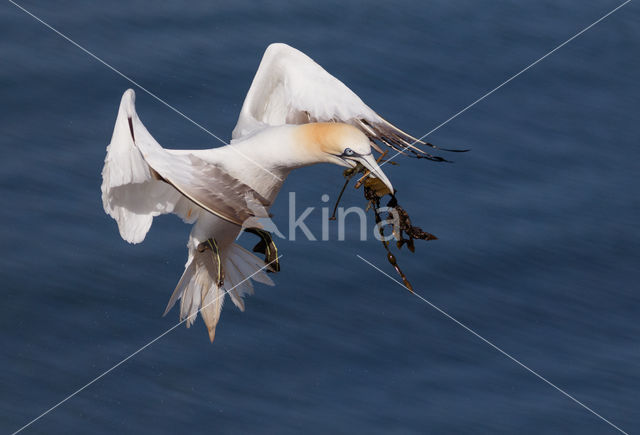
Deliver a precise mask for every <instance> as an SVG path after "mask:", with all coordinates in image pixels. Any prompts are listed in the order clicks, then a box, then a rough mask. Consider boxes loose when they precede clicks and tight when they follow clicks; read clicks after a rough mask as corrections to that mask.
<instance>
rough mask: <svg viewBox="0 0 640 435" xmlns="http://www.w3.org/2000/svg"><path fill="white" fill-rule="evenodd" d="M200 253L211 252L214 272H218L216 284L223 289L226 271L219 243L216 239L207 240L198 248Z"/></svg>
mask: <svg viewBox="0 0 640 435" xmlns="http://www.w3.org/2000/svg"><path fill="white" fill-rule="evenodd" d="M197 249H198V252H200V253H203V252H205V251H211V255H212V256H213V270H215V271H216V275H217V276H216V277H215V280H216V284H217V285H218V287H222V285H223V284H224V269H223V268H222V259H221V258H220V249H218V243H217V242H216V239H213V238H211V239H207V240H205V241H204V242H202V243H200V244H199V245H198V247H197Z"/></svg>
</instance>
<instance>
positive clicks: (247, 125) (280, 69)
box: [233, 43, 452, 161]
mask: <svg viewBox="0 0 640 435" xmlns="http://www.w3.org/2000/svg"><path fill="white" fill-rule="evenodd" d="M331 121H335V122H344V123H347V124H351V125H354V126H355V127H357V128H359V129H360V130H361V131H362V132H364V134H366V135H367V136H368V137H369V139H370V140H371V142H372V144H373V145H374V148H375V149H376V151H378V152H382V151H381V148H380V147H379V146H377V145H376V142H377V143H379V144H381V145H383V146H386V147H388V148H391V149H394V150H396V151H401V152H402V153H403V154H405V155H407V156H409V157H415V158H424V159H429V160H434V161H445V159H444V158H442V157H438V156H434V155H432V154H430V153H427V152H426V151H424V150H422V149H421V148H420V147H419V146H428V147H431V148H434V149H440V148H438V147H437V146H435V145H433V144H431V143H428V142H424V141H422V140H419V139H416V138H415V137H413V136H411V135H410V134H408V133H405V132H404V131H402V130H400V129H399V128H397V127H396V126H394V125H393V124H391V123H389V122H388V121H386V120H385V119H384V118H382V117H381V116H380V115H378V114H377V113H376V112H375V111H373V110H372V109H371V108H370V107H369V106H367V105H366V104H365V103H364V102H363V101H362V100H361V99H360V97H358V96H357V95H356V94H355V93H354V92H353V91H352V90H351V89H349V88H348V87H347V86H346V85H345V84H344V83H342V82H341V81H340V80H338V79H337V78H335V77H334V76H332V75H331V74H329V73H328V72H327V71H326V70H325V69H324V68H322V67H321V66H320V65H318V64H317V63H316V62H314V61H313V60H312V59H311V58H310V57H308V56H307V55H305V54H304V53H302V52H300V51H298V50H296V49H295V48H293V47H290V46H288V45H286V44H280V43H276V44H271V45H270V46H269V47H267V49H266V51H265V53H264V56H263V57H262V61H261V62H260V66H259V67H258V71H257V73H256V75H255V77H254V79H253V82H252V83H251V87H250V88H249V92H248V94H247V97H246V98H245V101H244V103H243V105H242V110H241V112H240V117H239V118H238V123H237V124H236V127H235V129H234V130H233V139H234V140H237V139H240V138H243V137H245V136H248V135H250V134H252V133H253V132H255V131H257V130H259V129H261V128H264V127H265V126H276V125H283V124H304V123H309V122H331ZM443 150H445V151H452V150H446V149H443Z"/></svg>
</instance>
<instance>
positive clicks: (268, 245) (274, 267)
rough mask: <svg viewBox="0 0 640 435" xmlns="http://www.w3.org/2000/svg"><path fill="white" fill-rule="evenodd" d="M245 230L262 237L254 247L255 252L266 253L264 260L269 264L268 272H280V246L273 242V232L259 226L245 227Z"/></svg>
mask: <svg viewBox="0 0 640 435" xmlns="http://www.w3.org/2000/svg"><path fill="white" fill-rule="evenodd" d="M245 231H247V232H248V233H251V234H255V235H257V236H258V237H260V241H259V242H258V244H257V245H256V246H254V247H253V252H257V253H259V254H263V255H264V262H265V264H267V272H271V273H275V272H280V260H279V259H278V248H276V244H275V243H274V242H273V238H272V237H271V233H270V232H268V231H265V230H261V229H259V228H245Z"/></svg>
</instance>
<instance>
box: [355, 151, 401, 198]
mask: <svg viewBox="0 0 640 435" xmlns="http://www.w3.org/2000/svg"><path fill="white" fill-rule="evenodd" d="M353 160H355V161H356V162H360V164H361V165H362V166H364V167H365V168H367V169H368V170H369V171H370V172H371V173H372V174H373V175H375V176H376V178H378V179H379V180H380V181H382V182H383V183H384V184H385V186H387V187H388V188H389V192H391V194H394V193H395V190H394V189H393V186H392V185H391V181H389V179H388V178H387V176H386V175H384V172H382V170H381V169H380V166H378V162H376V159H374V158H373V155H372V154H371V153H369V154H368V155H366V156H358V157H355V158H353Z"/></svg>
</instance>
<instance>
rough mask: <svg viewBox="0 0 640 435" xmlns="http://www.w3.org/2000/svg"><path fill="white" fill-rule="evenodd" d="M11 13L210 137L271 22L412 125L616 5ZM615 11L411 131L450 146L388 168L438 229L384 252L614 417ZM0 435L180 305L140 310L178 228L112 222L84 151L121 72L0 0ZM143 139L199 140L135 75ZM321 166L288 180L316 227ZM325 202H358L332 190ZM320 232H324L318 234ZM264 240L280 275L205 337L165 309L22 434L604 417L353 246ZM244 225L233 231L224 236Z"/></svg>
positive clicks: (102, 137) (172, 259) (101, 133)
mask: <svg viewBox="0 0 640 435" xmlns="http://www.w3.org/2000/svg"><path fill="white" fill-rule="evenodd" d="M22 4H23V6H24V7H26V8H27V9H29V10H31V11H32V12H33V13H34V14H36V15H38V16H39V17H41V18H42V19H43V20H45V21H47V22H48V23H50V24H51V25H52V26H54V27H56V28H58V29H59V30H60V31H62V32H64V33H66V34H67V35H68V36H69V37H71V38H73V39H74V40H76V41H77V42H78V43H80V44H82V45H83V46H85V47H86V48H87V49H89V50H91V51H92V52H94V53H95V54H96V55H98V56H100V57H102V58H103V59H104V60H105V61H107V62H109V63H111V64H113V65H114V66H115V67H116V68H118V69H119V70H121V71H122V72H123V73H125V74H127V75H129V76H130V77H132V78H134V79H135V80H136V81H138V82H139V83H140V84H142V85H143V86H145V87H147V88H148V89H150V90H151V91H153V92H154V93H156V94H157V95H159V96H161V97H162V98H164V99H166V101H168V102H170V103H171V104H173V105H175V106H176V107H177V108H178V109H180V110H182V111H184V112H185V113H186V114H188V115H189V116H191V117H192V118H193V119H194V120H195V121H197V122H199V123H201V124H203V125H204V126H205V127H207V128H208V129H210V130H211V131H213V132H215V133H216V134H218V135H221V136H223V137H225V138H228V137H229V136H230V132H231V130H232V128H233V126H234V124H235V119H236V117H237V114H238V112H239V109H240V105H241V103H242V100H243V98H244V95H245V93H246V91H247V89H248V87H249V84H250V80H251V78H252V77H253V74H254V72H255V69H256V67H257V65H258V62H259V59H260V56H261V54H262V51H263V50H264V48H265V47H266V46H267V45H268V44H269V43H271V42H276V41H281V42H287V43H289V44H291V45H293V46H295V47H297V48H299V49H301V50H303V51H304V52H306V53H308V54H309V55H310V56H311V57H313V58H314V59H315V60H317V61H318V62H319V63H320V64H321V65H323V66H324V67H325V68H326V69H328V70H329V71H330V72H332V73H333V74H335V75H336V76H337V77H339V78H340V79H342V80H343V81H344V82H345V83H347V84H348V85H349V86H350V87H351V88H352V89H353V90H354V91H355V92H357V93H358V94H359V95H360V96H361V97H362V98H363V99H364V100H365V101H366V102H367V103H368V104H369V105H370V106H371V107H373V108H374V109H375V110H377V111H378V112H379V113H381V114H382V115H383V116H384V117H385V118H387V119H389V120H391V121H392V122H394V123H396V124H397V125H398V126H400V127H401V128H402V129H404V130H407V131H410V132H412V133H413V134H415V135H420V134H423V133H424V132H427V131H429V130H431V129H432V128H434V127H435V126H436V125H438V124H440V123H441V122H443V121H444V120H446V119H447V118H449V117H450V116H451V115H453V114H454V113H456V112H457V111H459V110H460V109H461V108H463V107H465V106H466V105H467V104H469V103H471V102H473V101H474V100H475V99H477V98H479V97H480V96H482V95H483V94H484V93H486V92H487V91H489V90H490V89H492V88H494V87H495V86H497V85H498V84H500V83H501V82H503V81H504V80H506V79H507V78H508V77H509V76H511V75H512V74H514V73H516V72H518V71H519V70H521V69H522V68H524V67H525V66H526V65H528V64H530V63H531V62H533V61H534V60H535V59H537V58H539V57H540V56H542V55H544V54H545V53H547V52H548V51H549V50H551V49H552V48H553V47H555V46H556V45H558V44H559V43H561V42H563V41H565V40H566V39H568V38H569V37H571V36H572V35H574V34H575V33H577V32H578V31H579V30H580V29H582V28H584V27H586V26H587V25H589V24H591V23H592V22H594V21H595V20H596V19H598V18H600V17H601V16H602V15H604V14H605V13H607V12H609V11H610V10H611V9H613V8H614V7H615V6H617V5H618V4H619V2H617V1H611V0H603V1H598V2H596V1H585V2H570V1H557V2H551V1H528V2H517V3H516V2H500V1H499V2H483V3H478V2H472V1H458V2H447V1H434V2H431V3H428V4H427V3H426V2H419V1H415V2H410V1H407V2H400V3H399V4H396V5H393V4H392V2H375V3H373V2H326V3H322V4H320V3H316V4H306V5H302V4H293V3H292V4H289V2H285V1H269V2H259V3H253V2H242V1H234V2H217V4H216V3H213V2H206V1H201V2H188V3H182V2H173V1H165V2H153V3H152V2H141V1H135V2H117V3H116V2H91V3H89V2H81V1H77V0H74V1H64V2H56V3H55V4H54V3H53V2H44V1H24V2H23V3H22ZM638 8H639V6H638V5H637V4H636V3H630V4H628V5H627V6H625V7H623V8H622V9H620V10H619V11H618V12H616V13H615V14H613V15H612V16H610V17H609V18H607V19H606V20H604V21H603V22H601V23H599V24H597V25H596V26H595V27H593V28H592V29H590V30H589V31H587V32H585V33H584V34H583V35H581V36H580V37H578V38H577V39H575V40H574V41H572V42H571V43H569V44H568V45H567V46H565V47H563V48H561V49H560V50H558V51H557V52H556V53H554V54H553V55H551V56H549V57H548V58H546V59H544V60H543V61H541V62H540V63H539V64H537V65H536V66H534V67H533V68H531V69H530V70H528V71H526V72H525V73H523V74H522V75H521V76H520V77H518V78H516V79H514V80H513V81H512V82H510V83H508V84H507V85H505V86H504V87H503V88H501V89H500V90H498V91H496V92H495V93H494V94H493V95H491V96H489V97H487V98H486V99H485V100H484V101H482V102H480V103H478V104H477V105H476V106H474V107H473V108H471V109H470V110H468V111H467V112H465V113H464V114H462V115H461V116H459V117H458V118H456V119H455V120H453V121H451V122H450V123H448V124H446V125H445V126H443V127H442V128H440V129H438V130H437V131H436V132H435V133H433V134H432V135H431V136H430V137H429V139H430V140H431V141H432V142H434V143H437V144H440V145H442V146H448V147H469V148H471V149H472V151H471V152H470V153H467V154H463V155H454V156H453V157H455V160H456V162H455V164H435V163H431V162H425V161H407V160H402V161H401V165H400V166H397V167H390V166H386V167H385V170H386V172H387V174H388V176H389V178H390V179H391V180H392V181H393V183H394V185H395V187H396V188H397V189H398V191H399V198H400V201H401V203H402V205H404V207H405V208H406V209H407V210H409V212H410V213H411V216H412V218H413V220H414V222H415V223H416V224H418V225H419V226H421V227H423V228H424V229H426V230H428V231H430V232H432V233H434V234H436V235H437V236H438V237H439V240H437V241H434V242H429V243H421V244H418V246H417V252H416V253H415V254H410V253H408V252H407V251H404V250H403V251H402V252H401V253H400V254H399V255H398V258H399V261H400V264H401V266H402V267H403V268H404V269H405V271H406V273H407V275H408V276H409V278H410V279H411V281H412V282H413V284H414V287H415V288H416V290H417V291H418V292H419V293H420V294H421V295H423V296H424V297H425V298H427V299H428V300H429V301H431V302H432V303H433V304H435V305H437V306H438V307H440V308H441V309H442V310H444V311H445V312H447V313H449V314H450V315H451V316H453V317H455V318H456V319H458V320H459V321H461V322H463V323H465V324H466V325H468V326H469V327H470V328H472V329H473V330H474V331H476V332H477V333H479V334H480V335H482V336H483V337H485V338H487V339H488V340H490V341H492V342H493V343H495V344H496V345H497V346H499V347H500V348H502V349H504V350H505V351H506V352H508V353H510V354H511V355H512V356H513V357H515V358H517V359H518V360H520V361H522V362H523V363H524V364H526V365H527V366H529V367H530V368H532V369H533V370H536V371H537V372H539V373H540V374H541V375H542V376H544V377H546V378H547V379H549V380H550V381H551V382H553V383H554V384H556V385H557V386H558V387H560V388H562V389H564V390H565V391H567V392H568V393H569V394H572V395H573V396H574V397H575V398H576V399H578V400H580V401H582V402H584V403H585V404H586V405H588V406H589V407H591V408H592V409H593V410H595V411H596V412H598V413H600V414H601V415H602V416H603V417H605V418H607V419H609V420H610V421H611V422H613V423H614V424H616V425H618V426H619V427H621V428H622V429H624V430H625V431H627V432H629V433H634V432H635V433H638V432H640V413H639V412H638V402H639V400H640V393H639V392H640V346H639V337H640V326H639V322H638V320H639V313H640V296H639V292H638V290H639V289H638V283H640V267H639V260H640V231H639V230H640V225H639V222H640V197H639V192H640V189H639V184H638V181H639V177H638V176H639V175H640V171H639V168H640V165H639V163H638V161H639V159H640V147H639V146H638V139H639V138H640V134H639V133H640V123H639V121H640V119H639V118H638V109H637V107H638V101H639V97H640V93H639V91H640V86H639V85H638V77H639V76H640V61H639V60H638V54H640V50H639V49H640V45H639V41H640V27H638V25H637V23H638V20H639V19H640V12H639V9H638ZM0 35H1V36H2V37H1V38H0V96H1V103H2V110H1V113H2V115H1V116H0V131H1V132H2V134H1V135H0V223H1V225H0V250H1V251H0V282H2V284H3V285H2V295H3V303H2V304H1V306H0V331H1V334H2V352H1V353H0V367H1V370H0V429H2V431H3V432H12V431H14V430H17V429H18V428H20V427H21V426H22V425H24V424H26V423H27V422H28V421H30V420H31V419H33V418H35V417H37V416H38V415H39V414H40V413H42V412H44V411H45V410H46V409H48V408H50V407H51V406H53V405H54V404H55V403H57V402H58V401H60V400H62V399H63V398H64V397H66V396H67V395H69V394H71V393H72V392H74V391H75V390H76V389H78V388H80V387H81V386H83V385H84V384H86V383H87V382H89V381H90V380H92V379H93V378H94V377H95V376H97V375H98V374H100V373H102V372H103V371H105V370H107V369H109V368H110V367H112V366H113V365H114V364H116V363H118V362H119V361H121V360H122V359H123V358H124V357H125V356H127V355H129V354H131V353H132V352H134V351H136V350H137V349H138V348H139V347H140V346H142V345H144V344H146V343H148V342H149V341H150V340H151V339H153V338H155V337H157V336H158V335H160V334H161V333H163V332H164V331H166V330H167V329H169V328H170V327H172V326H173V325H174V324H175V323H176V322H177V321H178V313H177V312H176V311H173V312H171V313H170V314H169V315H168V316H167V317H164V318H163V317H161V314H162V312H163V310H164V307H165V304H166V302H167V299H168V297H169V295H170V293H171V291H172V290H173V287H174V285H175V284H176V282H177V279H178V277H179V276H180V274H181V272H182V269H183V264H184V261H185V257H186V250H185V242H186V238H187V234H188V231H189V228H188V227H187V226H185V225H184V224H182V222H181V221H180V220H179V219H178V218H176V217H174V216H168V217H163V218H160V219H156V221H155V223H154V226H153V228H152V229H151V231H150V233H149V234H148V236H147V240H145V242H144V243H143V244H141V245H136V246H131V245H128V244H127V243H125V242H124V241H122V240H121V239H120V237H119V236H118V232H117V228H116V225H115V222H114V221H113V220H111V219H110V218H109V217H108V216H106V215H105V214H104V212H103V210H102V204H101V200H100V188H99V187H100V183H101V178H100V171H101V168H102V163H103V159H104V155H105V146H106V145H107V143H108V141H109V139H110V137H111V132H112V128H113V123H114V120H115V115H116V112H117V107H118V103H119V99H120V96H121V95H122V92H123V91H124V90H125V89H127V88H128V87H131V84H130V83H128V82H127V81H126V80H124V79H123V78H122V77H119V76H118V75H117V74H115V73H114V72H113V71H110V70H109V69H108V68H106V67H105V66H104V65H102V64H100V63H98V62H97V61H96V60H94V59H92V58H90V57H89V56H87V55H86V54H85V53H83V52H82V51H81V50H79V49H78V48H77V47H74V46H72V45H71V44H69V43H68V42H67V41H65V40H63V39H62V38H60V37H59V36H57V35H56V34H54V33H53V32H52V31H50V30H49V29H47V28H46V27H44V26H43V25H42V24H40V23H38V22H37V21H36V20H34V19H33V18H31V17H29V16H28V15H26V14H25V13H24V12H22V11H20V10H19V9H17V8H16V7H15V6H13V5H11V4H10V3H4V4H3V5H2V6H0ZM137 93H138V99H137V107H138V112H139V113H140V116H141V117H142V119H143V120H144V122H145V124H146V125H147V127H148V128H149V130H150V131H151V132H152V133H153V134H154V136H155V137H156V138H157V139H158V140H159V141H160V143H162V144H163V145H164V146H167V147H174V148H207V147H214V146H218V145H219V143H218V142H217V141H216V140H215V139H214V138H212V137H210V136H209V135H207V134H206V133H204V132H203V131H201V130H199V129H198V128H196V127H195V126H194V125H192V124H190V123H189V122H188V121H186V120H184V119H182V118H180V117H179V116H177V115H176V114H175V113H174V112H172V111H170V110H169V109H167V108H166V107H165V106H163V105H162V104H160V103H158V102H157V101H155V100H153V99H152V98H151V97H150V96H148V95H146V94H144V93H143V92H142V91H139V90H138V91H137ZM340 174H341V170H340V169H339V168H337V167H329V166H318V167H313V168H308V169H305V170H301V171H299V172H298V173H294V174H293V175H292V176H291V178H290V179H289V180H288V181H287V183H286V184H285V187H284V189H283V191H282V194H281V196H280V198H279V200H278V201H277V202H276V205H275V207H274V208H273V212H274V214H275V222H276V223H277V224H278V225H280V226H282V227H284V228H286V227H287V221H286V219H287V214H288V207H289V204H288V201H287V195H288V192H297V204H296V206H297V207H298V208H299V209H304V208H306V207H316V209H315V211H314V212H313V213H312V214H311V216H310V218H309V219H308V220H307V223H308V225H309V227H310V228H311V229H312V230H313V231H319V230H320V228H321V226H322V219H321V213H320V210H319V207H322V206H325V204H324V203H323V202H322V201H321V199H320V198H321V196H322V194H324V193H328V194H330V195H331V198H332V199H334V198H335V196H336V194H337V191H338V190H339V188H340V185H341V182H342V181H341V175H340ZM344 204H345V205H347V206H348V205H362V204H363V199H362V197H361V192H359V191H354V190H353V189H350V190H349V191H348V192H347V194H346V195H345V203H344ZM333 229H334V228H333V227H332V231H333ZM346 238H347V240H346V241H345V242H340V241H338V240H337V235H336V234H335V233H334V234H332V237H331V240H330V241H328V242H311V241H307V240H305V239H304V237H302V235H301V233H298V238H297V240H296V241H295V242H292V241H280V242H279V248H280V250H281V252H282V253H283V255H284V257H283V258H282V263H283V264H282V272H281V273H280V274H278V275H277V276H275V280H276V281H277V286H276V287H273V288H270V287H265V286H261V285H258V286H257V289H256V295H255V296H254V297H251V298H249V299H248V300H247V304H246V305H247V310H246V312H245V313H240V312H239V311H238V310H237V309H236V308H235V307H234V306H232V304H231V303H229V302H227V304H226V306H225V309H224V310H223V315H222V320H221V323H220V325H219V326H218V330H217V336H216V341H215V343H214V344H213V345H211V344H209V341H208V339H207V334H206V331H205V328H204V326H203V324H202V322H201V320H198V321H197V322H196V325H194V327H192V328H191V329H189V330H187V329H186V328H185V327H179V328H177V329H176V330H174V331H172V332H171V333H169V334H167V335H166V336H164V337H163V338H161V339H160V340H158V341H157V342H155V343H154V344H152V345H151V346H149V347H148V348H146V349H145V350H143V351H142V352H141V353H139V354H138V355H136V356H134V357H133V358H132V359H130V360H128V361H127V362H125V363H124V364H122V365H121V366H119V367H118V368H116V369H115V370H113V371H112V372H111V373H109V374H108V375H106V376H105V377H103V378H102V379H100V380H98V381H97V382H95V383H94V384H92V385H91V386H89V387H88V388H87V389H85V390H84V391H82V392H80V393H79V394H77V395H76V396H74V397H73V398H71V399H70V400H69V401H67V402H65V403H64V404H62V405H61V406H60V407H58V408H57V409H55V410H54V411H52V412H51V413H49V414H48V415H46V416H44V417H43V418H42V419H40V420H39V421H37V422H35V423H34V424H33V425H31V426H30V427H29V428H27V429H26V430H25V432H24V433H47V434H48V433H69V432H72V433H105V434H106V433H114V432H116V431H117V432H121V433H140V432H155V433H203V432H207V433H279V434H286V433H301V432H305V433H354V432H356V433H389V432H394V433H469V434H475V433H504V434H510V433H532V434H538V433H581V434H582V433H598V434H600V433H616V431H615V429H613V428H612V427H611V426H609V425H608V424H607V423H605V422H603V421H602V420H600V419H599V418H597V417H596V416H594V415H593V414H591V413H589V412H588V411H587V410H585V409H584V408H582V407H580V406H579V405H578V404H576V403H575V402H573V401H571V400H570V399H568V398H567V397H566V396H564V395H562V394H561V393H560V392H558V391H557V390H555V389H554V388H552V387H551V386H549V385H547V384H545V383H544V382H543V381H541V380H540V379H539V378H537V377H535V376H534V375H532V374H531V373H529V372H527V371H526V370H525V369H524V368H522V367H521V366H518V365H517V364H516V363H514V362H513V361H511V360H509V359H508V358H506V357H505V356H504V355H502V354H500V353H499V352H498V351H496V350H495V349H493V348H491V347H490V346H489V345H487V344H486V343H485V342H483V341H481V340H480V339H478V338H477V337H475V336H474V335H472V334H471V333H469V332H468V331H466V330H464V329H463V328H461V327H460V326H459V325H457V324H456V323H454V322H453V321H451V320H450V319H448V318H446V317H445V316H444V315H442V314H441V313H439V312H438V311H436V310H435V309H433V308H432V307H430V306H429V305H427V304H426V303H424V302H422V301H420V300H419V299H418V298H416V297H414V296H412V295H411V294H409V293H408V292H406V291H405V290H403V289H402V288H401V287H400V286H398V285H397V284H395V283H393V282H392V281H390V280H389V279H387V278H385V277H384V276H383V275H381V274H380V273H379V272H377V271H375V270H374V269H372V268H371V267H370V266H368V265H367V264H365V263H364V262H362V261H361V260H359V259H358V258H357V257H356V254H360V255H361V256H363V257H364V258H366V259H367V260H369V261H371V262H373V263H374V264H377V265H379V266H380V267H381V268H383V269H384V270H385V271H387V272H388V273H390V274H392V275H393V274H394V272H393V270H392V269H391V267H390V266H389V264H388V263H387V262H386V260H385V258H384V255H383V251H382V249H381V247H380V246H379V243H378V242H376V241H373V240H370V241H367V242H360V241H358V227H357V225H355V221H354V225H353V226H350V227H349V230H348V232H347V237H346ZM247 242H250V241H249V240H247Z"/></svg>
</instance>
